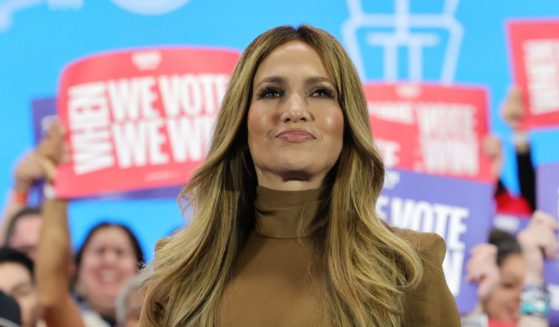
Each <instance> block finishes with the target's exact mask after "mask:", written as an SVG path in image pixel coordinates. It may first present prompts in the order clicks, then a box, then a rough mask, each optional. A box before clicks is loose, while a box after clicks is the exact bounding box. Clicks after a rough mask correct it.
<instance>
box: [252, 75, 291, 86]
mask: <svg viewBox="0 0 559 327" xmlns="http://www.w3.org/2000/svg"><path fill="white" fill-rule="evenodd" d="M263 83H274V84H285V78H283V77H281V76H277V75H273V76H268V77H265V78H263V79H261V80H260V81H258V83H256V84H255V86H258V85H260V84H263Z"/></svg>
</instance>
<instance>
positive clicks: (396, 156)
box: [364, 84, 493, 182]
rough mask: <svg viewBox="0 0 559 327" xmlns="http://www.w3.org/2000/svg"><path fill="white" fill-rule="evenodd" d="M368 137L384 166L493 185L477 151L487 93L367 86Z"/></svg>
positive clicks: (467, 89)
mask: <svg viewBox="0 0 559 327" xmlns="http://www.w3.org/2000/svg"><path fill="white" fill-rule="evenodd" d="M364 89H365V96H366V98H367V105H368V110H369V117H370V122H371V128H372V133H373V137H374V139H375V141H376V142H377V144H378V146H379V148H380V150H381V152H382V153H383V155H384V160H385V162H386V164H387V165H388V166H393V167H395V168H401V169H407V170H413V171H416V172H420V173H427V174H435V175H443V176H453V177H461V178H466V179H472V180H477V181H483V182H490V181H492V180H493V177H492V176H491V168H490V165H491V162H490V160H489V158H488V157H487V156H486V155H484V154H483V152H482V150H481V148H482V147H481V142H482V140H483V137H485V136H486V135H487V133H488V126H487V119H488V112H487V91H486V90H485V89H483V88H478V87H446V86H440V85H422V84H409V85H404V84H400V85H398V84H365V86H364Z"/></svg>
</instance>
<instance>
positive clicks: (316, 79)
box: [305, 76, 334, 85]
mask: <svg viewBox="0 0 559 327" xmlns="http://www.w3.org/2000/svg"><path fill="white" fill-rule="evenodd" d="M321 82H326V83H328V84H332V85H334V83H332V81H331V80H330V79H329V78H328V77H323V76H312V77H309V78H307V80H306V81H305V83H306V84H314V83H321Z"/></svg>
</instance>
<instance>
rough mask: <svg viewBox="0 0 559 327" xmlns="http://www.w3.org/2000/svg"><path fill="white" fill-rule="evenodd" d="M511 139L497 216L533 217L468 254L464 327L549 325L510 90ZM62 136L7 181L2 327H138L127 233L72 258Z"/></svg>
mask: <svg viewBox="0 0 559 327" xmlns="http://www.w3.org/2000/svg"><path fill="white" fill-rule="evenodd" d="M502 113H503V117H504V119H505V121H507V122H508V123H509V125H510V126H511V127H512V128H513V130H514V135H515V145H516V153H517V160H518V163H519V165H518V167H519V169H518V171H519V180H520V185H521V196H520V197H515V196H513V195H511V193H510V192H508V191H507V190H506V188H505V187H504V185H503V183H501V182H500V181H499V182H497V183H496V188H495V203H496V206H497V208H498V211H499V210H500V211H501V212H509V213H510V212H517V213H519V214H521V215H524V214H527V215H528V216H531V218H530V220H531V221H530V222H529V223H528V227H526V228H525V229H524V230H522V231H520V232H519V233H518V234H517V235H514V234H513V233H509V232H507V231H503V230H499V229H494V230H492V232H491V234H490V235H488V242H487V244H481V245H478V246H477V247H476V248H475V249H474V250H473V252H472V253H471V258H470V259H469V263H468V274H469V275H468V276H469V278H470V279H471V280H472V281H475V282H477V283H479V291H478V297H479V298H478V302H479V303H478V306H477V308H476V309H475V311H474V312H471V313H470V314H469V315H467V316H464V317H463V321H462V323H463V324H464V325H468V324H470V325H472V326H474V325H475V326H483V324H485V325H486V326H494V327H497V326H521V327H524V326H533V327H536V326H547V325H548V323H547V319H546V314H547V312H548V311H549V301H550V299H549V292H548V290H547V289H546V287H545V283H544V280H543V263H544V260H545V259H546V258H553V257H556V256H557V252H558V251H559V245H558V241H557V223H556V220H555V219H554V218H553V217H551V216H549V215H547V214H545V213H543V212H539V211H536V210H535V208H536V205H535V177H534V176H535V173H534V169H533V167H532V164H531V160H530V146H529V143H528V139H527V137H526V134H525V131H522V130H521V129H520V126H521V124H520V121H521V120H522V117H523V108H522V101H521V98H520V95H519V92H518V91H517V90H513V91H512V92H511V93H510V94H509V95H508V98H507V101H506V103H505V104H504V105H503V109H502ZM500 147H501V145H500V143H499V142H498V140H497V139H495V138H489V139H488V141H487V144H486V150H487V153H488V154H489V155H491V156H492V157H493V159H494V164H495V172H496V174H498V172H499V171H500V165H501V162H502V160H503V158H502V154H501V153H502V152H501V150H500ZM64 154H65V147H64V144H63V130H62V128H61V127H60V126H59V125H58V124H57V123H53V124H52V125H51V126H50V128H49V130H48V133H47V134H46V135H45V137H44V138H43V139H42V140H41V142H40V143H39V144H38V145H37V147H36V148H35V149H34V150H32V151H31V152H30V153H28V154H27V155H25V156H24V157H23V158H21V159H20V160H19V162H18V163H17V165H16V168H15V170H14V173H13V182H14V183H13V192H12V196H11V198H10V199H9V201H8V203H7V204H6V207H5V210H4V217H3V219H2V221H1V225H0V244H1V245H2V248H0V325H2V326H8V327H10V326H19V325H21V326H25V327H36V326H57V327H64V326H72V327H73V326H92V327H93V326H120V327H132V326H139V321H140V315H141V312H142V305H143V302H144V296H145V289H144V288H143V287H142V285H143V281H144V279H145V278H147V277H148V276H149V274H150V272H149V269H148V270H142V269H143V267H144V264H145V261H144V255H143V253H142V250H141V246H140V244H139V242H138V239H137V237H136V236H135V235H134V233H133V231H132V230H131V229H130V228H128V227H127V226H124V225H121V224H114V223H109V222H100V223H99V224H98V225H96V226H95V227H93V228H92V229H91V230H90V231H89V233H88V234H87V236H86V238H85V240H84V242H83V244H81V246H80V247H79V248H78V249H76V250H75V251H74V249H72V247H71V242H70V232H69V228H68V217H67V209H68V201H67V200H63V199H57V198H56V196H55V194H54V193H53V189H52V185H53V182H54V179H55V178H56V176H55V173H54V172H55V170H56V166H57V165H58V164H60V163H61V162H63V161H64ZM38 184H43V185H44V187H43V196H44V198H45V200H44V202H43V203H42V205H41V206H40V207H29V206H28V205H27V200H28V199H27V198H28V194H29V192H30V190H31V188H32V187H34V186H36V185H38Z"/></svg>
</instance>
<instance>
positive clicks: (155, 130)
mask: <svg viewBox="0 0 559 327" xmlns="http://www.w3.org/2000/svg"><path fill="white" fill-rule="evenodd" d="M238 58H239V52H237V51H233V50H223V49H212V48H187V47H183V48H163V49H155V48H154V49H141V50H125V51H120V52H111V53H105V54H100V55H95V56H91V57H88V58H85V59H81V60H79V61H76V62H74V63H72V64H70V65H69V66H67V67H66V68H65V69H64V71H63V73H62V77H61V80H60V85H59V94H58V115H59V117H60V121H61V122H62V125H63V126H64V127H65V128H66V131H67V141H68V143H69V145H70V160H69V162H68V163H66V164H64V165H63V166H61V167H60V169H59V171H57V181H56V188H57V192H59V194H60V195H61V196H63V197H81V196H91V195H97V194H100V193H106V192H119V191H129V190H137V189H146V188H154V187H163V186H171V185H182V184H184V183H185V182H186V181H187V180H188V179H189V177H190V176H191V174H192V171H193V170H194V168H195V167H197V166H198V165H199V164H200V163H201V162H202V160H203V159H204V157H205V155H206V153H207V150H208V149H207V148H208V146H209V142H210V136H211V130H212V128H213V124H214V121H215V118H216V116H217V112H218V110H219V107H220V103H221V100H222V97H223V95H224V93H225V91H226V88H227V85H228V82H229V79H230V75H231V73H232V71H233V68H234V66H235V64H236V62H237V60H238Z"/></svg>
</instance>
